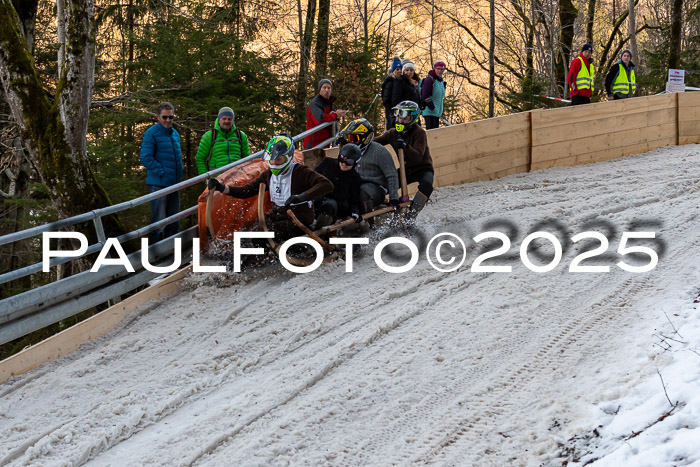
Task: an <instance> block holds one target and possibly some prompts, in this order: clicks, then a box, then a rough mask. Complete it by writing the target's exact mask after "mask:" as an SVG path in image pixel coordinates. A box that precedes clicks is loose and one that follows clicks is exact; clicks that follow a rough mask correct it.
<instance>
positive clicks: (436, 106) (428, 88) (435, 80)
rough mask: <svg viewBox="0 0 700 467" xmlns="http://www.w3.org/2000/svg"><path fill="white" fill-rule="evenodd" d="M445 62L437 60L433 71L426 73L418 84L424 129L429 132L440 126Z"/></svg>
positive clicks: (443, 97) (442, 108)
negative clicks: (422, 104)
mask: <svg viewBox="0 0 700 467" xmlns="http://www.w3.org/2000/svg"><path fill="white" fill-rule="evenodd" d="M445 68H447V65H445V62H443V61H442V60H438V61H437V62H435V64H434V65H433V69H432V70H430V71H429V72H428V76H426V77H425V78H423V80H422V81H421V84H420V92H421V101H423V103H424V104H425V106H426V108H425V109H424V110H423V118H424V119H425V129H426V130H431V129H433V128H437V127H439V126H440V117H442V112H443V110H444V106H443V103H444V101H445V87H446V85H445V81H444V80H443V75H444V74H445Z"/></svg>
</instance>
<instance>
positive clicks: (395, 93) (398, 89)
mask: <svg viewBox="0 0 700 467" xmlns="http://www.w3.org/2000/svg"><path fill="white" fill-rule="evenodd" d="M419 82H420V78H419V77H418V74H417V73H416V66H415V65H414V64H413V62H411V61H410V60H408V61H407V60H404V64H403V73H402V75H401V77H400V78H399V79H397V80H395V81H394V89H393V90H392V92H391V107H395V106H397V105H398V104H400V103H401V102H403V101H413V102H415V103H416V104H419V103H420V96H419V95H418V83H419Z"/></svg>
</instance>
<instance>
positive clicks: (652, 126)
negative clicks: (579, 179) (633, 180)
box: [428, 92, 700, 186]
mask: <svg viewBox="0 0 700 467" xmlns="http://www.w3.org/2000/svg"><path fill="white" fill-rule="evenodd" d="M690 143H700V92H697V93H693V92H688V93H676V94H664V95H659V96H649V97H638V98H634V99H629V100H620V101H612V102H600V103H596V104H589V105H583V106H575V107H563V108H558V109H551V110H533V111H529V112H522V113H518V114H513V115H507V116H505V117H498V118H491V119H487V120H479V121H476V122H469V123H464V124H461V125H455V126H451V127H447V128H440V129H436V130H430V131H428V144H429V146H430V152H431V154H432V156H433V162H434V165H435V176H436V186H447V185H458V184H462V183H467V182H473V181H478V180H494V179H496V178H500V177H504V176H506V175H511V174H515V173H521V172H528V171H531V170H539V169H547V168H550V167H561V166H571V165H578V164H588V163H593V162H601V161H605V160H609V159H615V158H618V157H622V156H627V155H629V154H637V153H640V152H646V151H650V150H652V149H656V148H659V147H662V146H668V145H677V144H690Z"/></svg>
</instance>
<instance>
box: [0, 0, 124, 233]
mask: <svg viewBox="0 0 700 467" xmlns="http://www.w3.org/2000/svg"><path fill="white" fill-rule="evenodd" d="M57 6H58V8H57V12H58V15H57V16H58V31H59V42H60V43H61V47H60V50H59V56H58V62H59V67H58V69H59V76H58V83H57V86H56V99H55V100H54V102H51V101H50V100H49V99H48V97H47V95H46V93H45V92H44V89H43V87H42V82H41V79H40V78H39V75H38V72H37V70H36V68H35V66H34V62H33V60H32V55H31V52H30V50H29V47H28V44H27V42H26V41H25V40H24V36H23V34H22V31H21V26H20V21H19V17H18V16H17V12H16V10H15V9H14V7H13V6H12V3H11V1H10V0H0V23H1V24H3V27H2V28H0V81H1V82H2V85H3V87H4V89H5V94H6V95H7V101H8V103H9V104H10V109H11V111H12V116H13V118H14V120H15V121H16V122H17V124H18V126H19V128H20V133H21V136H22V139H23V141H24V146H25V148H26V149H27V153H28V155H29V158H30V160H32V162H33V164H34V165H35V166H36V167H37V169H38V172H39V174H40V177H41V179H42V181H43V183H44V184H45V186H46V189H47V190H48V193H49V196H50V197H51V200H52V202H53V205H54V206H55V208H56V210H57V211H58V212H59V213H61V215H63V216H70V215H74V214H79V213H83V212H87V211H91V210H93V209H97V208H101V207H104V206H107V205H109V204H111V203H110V201H109V197H108V196H107V194H106V193H105V192H104V190H103V189H102V187H101V186H100V185H99V183H98V182H97V180H96V178H95V175H94V174H93V172H92V170H91V168H90V164H89V160H88V157H87V150H86V138H85V135H86V133H87V123H88V116H89V112H90V103H91V100H92V87H93V80H94V70H95V68H94V63H95V57H94V54H93V49H94V40H95V39H94V31H93V4H92V1H91V0H59V1H58V5H57ZM104 221H105V230H106V231H107V234H108V235H110V236H114V235H115V234H119V233H121V232H123V228H122V226H121V224H120V223H119V221H118V219H117V218H116V217H109V218H105V219H104Z"/></svg>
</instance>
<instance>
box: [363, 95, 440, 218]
mask: <svg viewBox="0 0 700 467" xmlns="http://www.w3.org/2000/svg"><path fill="white" fill-rule="evenodd" d="M393 110H394V115H395V116H396V125H395V126H394V128H391V129H390V130H389V131H386V132H385V133H384V134H383V135H381V136H378V137H376V138H374V142H375V143H379V144H380V145H385V144H391V147H392V148H394V151H397V153H398V150H399V149H403V154H404V162H405V165H406V182H407V183H408V184H411V183H415V182H418V193H416V195H415V196H414V197H413V202H412V203H411V207H410V208H409V211H408V214H407V215H408V216H409V218H415V216H417V215H418V213H419V212H420V210H421V209H423V207H424V206H425V203H426V202H427V201H428V198H430V195H431V194H432V193H433V180H434V178H435V169H434V168H433V158H432V157H431V156H430V148H429V147H428V135H427V134H426V132H425V130H424V129H423V128H421V127H420V125H419V124H418V123H419V119H420V113H421V112H420V107H419V106H418V104H417V103H415V102H413V101H404V102H401V103H400V104H399V105H397V106H396V107H394V109H393Z"/></svg>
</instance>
